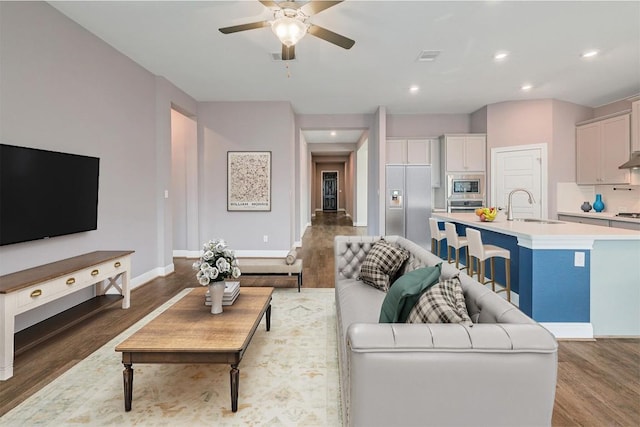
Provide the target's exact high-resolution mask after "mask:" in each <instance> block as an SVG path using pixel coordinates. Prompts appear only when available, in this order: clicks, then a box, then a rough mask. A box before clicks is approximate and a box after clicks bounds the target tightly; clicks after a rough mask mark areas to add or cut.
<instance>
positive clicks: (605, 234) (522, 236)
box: [432, 212, 640, 249]
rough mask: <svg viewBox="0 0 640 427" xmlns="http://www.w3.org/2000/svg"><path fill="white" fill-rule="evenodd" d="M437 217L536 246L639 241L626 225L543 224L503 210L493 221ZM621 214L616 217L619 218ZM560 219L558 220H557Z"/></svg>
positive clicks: (436, 214) (470, 215)
mask: <svg viewBox="0 0 640 427" xmlns="http://www.w3.org/2000/svg"><path fill="white" fill-rule="evenodd" d="M432 216H433V217H434V218H437V219H442V220H445V221H447V220H449V221H453V222H457V223H460V224H465V225H470V226H472V227H475V228H479V229H484V230H487V231H493V232H496V233H502V234H506V235H508V236H514V237H517V238H518V244H520V245H521V246H525V247H528V248H533V249H547V248H548V249H551V248H584V249H586V248H590V247H591V246H592V245H593V242H594V241H595V240H634V241H638V242H640V232H639V231H635V230H626V229H623V228H613V227H601V226H597V225H590V224H580V223H577V222H561V223H558V224H541V223H535V222H524V221H507V217H506V214H505V213H504V212H500V213H499V214H498V217H497V218H496V219H495V220H494V221H493V222H482V221H480V218H478V216H477V215H476V214H474V213H440V212H433V213H432ZM617 218H618V217H616V219H617ZM555 222H559V221H555Z"/></svg>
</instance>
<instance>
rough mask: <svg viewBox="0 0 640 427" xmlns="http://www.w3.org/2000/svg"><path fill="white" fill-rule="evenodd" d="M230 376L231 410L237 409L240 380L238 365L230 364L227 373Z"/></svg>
mask: <svg viewBox="0 0 640 427" xmlns="http://www.w3.org/2000/svg"><path fill="white" fill-rule="evenodd" d="M229 376H230V378H231V411H232V412H237V411H238V386H239V382H240V370H239V369H238V365H231V372H230V373H229Z"/></svg>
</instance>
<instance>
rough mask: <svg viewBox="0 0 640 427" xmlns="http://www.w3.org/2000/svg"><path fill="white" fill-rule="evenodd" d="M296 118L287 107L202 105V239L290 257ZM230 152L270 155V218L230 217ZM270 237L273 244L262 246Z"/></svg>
mask: <svg viewBox="0 0 640 427" xmlns="http://www.w3.org/2000/svg"><path fill="white" fill-rule="evenodd" d="M294 129H295V125H294V115H293V112H292V110H291V106H290V105H289V103H288V102H204V103H200V104H198V141H199V145H200V147H199V149H200V150H201V155H200V164H199V170H200V201H201V203H200V239H201V240H202V241H203V242H204V241H206V240H209V239H212V238H216V237H221V238H224V239H226V240H227V242H228V243H229V246H230V247H231V248H233V249H236V250H250V251H274V250H275V251H285V253H286V251H287V250H288V249H289V248H290V247H291V245H292V244H293V242H294V236H293V227H292V224H295V221H294V217H293V215H294V212H295V211H294V208H295V206H296V204H295V199H294V192H295V183H294V171H295V161H296V159H295V158H294V148H293V143H294V140H295V135H294ZM227 151H271V177H272V182H271V212H227V187H226V185H227V177H226V173H227ZM264 235H268V236H269V241H268V242H267V243H264V242H263V236H264Z"/></svg>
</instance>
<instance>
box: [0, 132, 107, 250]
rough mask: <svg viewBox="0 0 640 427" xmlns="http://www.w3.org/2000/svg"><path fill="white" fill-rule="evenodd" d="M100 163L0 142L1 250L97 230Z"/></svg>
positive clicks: (90, 158) (78, 156) (90, 159)
mask: <svg viewBox="0 0 640 427" xmlns="http://www.w3.org/2000/svg"><path fill="white" fill-rule="evenodd" d="M99 175H100V159H99V158H97V157H87V156H80V155H76V154H67V153H58V152H55V151H46V150H39V149H34V148H26V147H17V146H13V145H5V144H0V246H1V245H9V244H12V243H19V242H26V241H30V240H37V239H45V238H49V237H54V236H62V235H65V234H73V233H79V232H81V231H89V230H95V229H97V227H98V179H99Z"/></svg>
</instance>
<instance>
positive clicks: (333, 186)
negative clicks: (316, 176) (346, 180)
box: [322, 171, 338, 212]
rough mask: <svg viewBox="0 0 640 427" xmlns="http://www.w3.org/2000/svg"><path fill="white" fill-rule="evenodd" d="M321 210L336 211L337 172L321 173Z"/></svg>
mask: <svg viewBox="0 0 640 427" xmlns="http://www.w3.org/2000/svg"><path fill="white" fill-rule="evenodd" d="M322 210H323V211H324V212H327V211H329V212H335V211H337V210H338V172H337V171H322Z"/></svg>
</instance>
